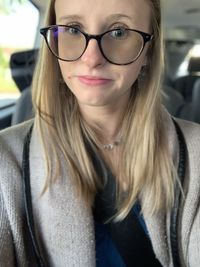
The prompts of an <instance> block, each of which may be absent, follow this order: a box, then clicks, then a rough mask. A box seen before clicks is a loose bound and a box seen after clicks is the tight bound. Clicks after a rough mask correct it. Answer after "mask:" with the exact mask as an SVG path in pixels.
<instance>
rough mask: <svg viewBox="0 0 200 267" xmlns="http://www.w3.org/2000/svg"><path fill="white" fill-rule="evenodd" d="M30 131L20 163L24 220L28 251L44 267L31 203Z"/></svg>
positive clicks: (39, 265)
mask: <svg viewBox="0 0 200 267" xmlns="http://www.w3.org/2000/svg"><path fill="white" fill-rule="evenodd" d="M32 129H33V125H32V126H31V127H30V130H29V132H28V134H27V136H26V138H25V141H24V148H23V161H22V178H23V194H24V204H25V212H26V220H27V224H28V234H29V239H30V240H31V244H29V245H31V247H30V249H32V250H33V252H34V254H35V259H36V262H37V266H38V267H45V264H44V261H43V259H42V256H41V253H40V249H39V245H38V243H37V239H36V235H35V227H34V219H33V211H32V201H31V187H30V164H29V152H30V140H31V134H32Z"/></svg>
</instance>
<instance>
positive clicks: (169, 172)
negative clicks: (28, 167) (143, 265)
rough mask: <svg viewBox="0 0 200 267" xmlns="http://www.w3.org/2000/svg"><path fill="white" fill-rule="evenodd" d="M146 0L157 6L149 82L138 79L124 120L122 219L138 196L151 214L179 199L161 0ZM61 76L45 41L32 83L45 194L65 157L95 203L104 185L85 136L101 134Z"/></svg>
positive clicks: (51, 14) (51, 17) (51, 16)
mask: <svg viewBox="0 0 200 267" xmlns="http://www.w3.org/2000/svg"><path fill="white" fill-rule="evenodd" d="M147 1H148V3H149V5H150V7H151V10H152V22H151V23H152V31H153V35H154V38H153V40H152V43H151V46H150V48H149V51H148V59H149V60H148V67H147V69H146V75H145V78H144V81H143V82H141V83H139V82H138V81H136V82H135V83H134V85H133V88H134V90H132V94H131V97H130V100H129V105H128V108H127V110H126V113H125V115H124V118H123V122H122V134H123V137H124V139H125V140H126V142H125V143H124V149H123V156H122V157H121V158H122V161H121V162H120V166H119V172H118V174H117V177H116V178H117V179H116V180H117V181H119V180H122V181H123V180H125V181H126V183H127V188H128V189H127V192H126V198H122V197H121V196H122V195H123V194H122V191H123V189H122V188H121V186H120V184H119V183H118V184H117V185H118V187H117V188H118V190H117V199H116V204H117V208H118V212H117V214H116V220H121V219H123V218H124V217H125V216H126V215H127V214H128V212H129V211H130V209H131V208H132V206H133V204H134V203H135V201H136V200H137V199H138V198H141V199H142V211H143V212H145V213H147V214H149V215H151V214H154V213H156V212H158V211H159V210H161V209H164V210H168V209H170V208H171V206H172V204H173V201H174V197H173V196H174V180H175V179H174V170H173V163H172V159H171V157H170V154H169V149H168V143H167V138H166V136H165V129H164V122H163V120H162V115H161V114H162V104H161V90H160V82H161V75H162V73H161V69H162V67H163V43H162V27H161V14H160V0H147ZM54 2H55V1H51V3H50V6H49V10H48V16H47V22H46V23H47V25H52V24H55V22H56V19H55V10H54ZM61 78H62V77H61V72H60V69H59V65H58V61H57V59H56V58H55V57H54V56H53V55H52V54H51V53H50V52H49V50H48V48H47V46H46V45H45V44H43V45H42V48H41V51H40V57H39V62H38V65H37V69H36V72H35V76H34V82H33V103H34V106H35V110H36V119H35V120H36V122H37V123H38V125H39V129H40V132H41V136H42V140H43V144H44V148H45V155H46V162H47V171H48V175H47V178H46V183H45V187H44V190H43V193H45V191H46V190H47V189H48V188H49V187H50V186H51V185H52V184H53V183H54V182H55V181H56V179H58V177H59V176H60V175H61V164H60V163H59V162H60V158H61V157H62V162H63V163H64V164H65V165H66V166H67V169H68V173H69V175H70V177H71V178H72V181H73V182H74V185H75V187H76V189H77V194H78V195H79V196H81V197H82V198H83V199H85V200H86V202H87V203H88V204H89V205H92V203H93V201H94V197H95V194H96V192H97V190H98V189H99V187H100V186H101V185H102V177H99V175H98V173H96V171H95V168H94V166H93V164H92V162H91V157H90V154H89V152H88V149H87V147H86V144H85V141H84V140H85V139H87V140H89V142H90V140H92V141H93V142H96V133H95V130H94V129H92V128H91V127H89V126H88V125H86V124H85V122H84V121H83V119H82V117H81V114H80V112H79V108H78V104H77V101H76V99H75V97H74V96H73V94H72V93H71V91H70V90H69V88H67V86H66V84H63V83H62V82H60V80H61ZM44 125H45V127H44ZM44 128H45V130H44ZM47 136H48V138H47ZM49 140H50V144H51V145H49ZM97 153H98V151H97ZM54 168H55V169H54ZM55 170H56V171H55Z"/></svg>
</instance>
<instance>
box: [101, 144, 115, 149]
mask: <svg viewBox="0 0 200 267" xmlns="http://www.w3.org/2000/svg"><path fill="white" fill-rule="evenodd" d="M114 146H115V145H114V144H107V145H104V146H103V148H104V149H106V150H113V148H114Z"/></svg>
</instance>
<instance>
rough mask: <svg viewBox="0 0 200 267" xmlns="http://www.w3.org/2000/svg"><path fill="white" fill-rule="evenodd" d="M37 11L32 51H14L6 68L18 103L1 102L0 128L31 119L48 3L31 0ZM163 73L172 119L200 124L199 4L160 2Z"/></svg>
mask: <svg viewBox="0 0 200 267" xmlns="http://www.w3.org/2000/svg"><path fill="white" fill-rule="evenodd" d="M30 2H31V3H32V4H33V5H34V6H35V7H36V8H37V9H38V11H39V22H38V26H37V31H36V32H37V34H36V36H35V44H34V48H33V49H31V50H26V51H20V52H15V53H13V54H12V55H11V57H10V62H9V67H10V69H11V73H12V78H13V80H14V82H15V84H16V85H17V87H18V90H19V92H20V97H19V98H18V99H17V100H12V101H9V100H8V101H6V99H4V104H1V101H0V129H4V128H6V127H9V126H11V125H14V124H17V123H20V122H23V121H25V120H27V119H30V118H32V117H34V112H33V108H32V102H31V83H32V77H33V73H34V68H35V64H36V62H37V55H38V50H39V47H40V44H41V37H40V35H39V28H41V27H42V26H44V19H45V11H46V8H47V4H48V1H46V0H45V1H44V0H30ZM162 13H163V28H164V47H165V50H164V51H165V55H164V56H165V70H164V76H163V83H162V91H163V104H164V105H165V107H166V108H167V110H168V111H169V112H170V113H171V115H172V116H175V117H178V118H182V119H186V120H190V121H193V122H196V123H200V108H199V104H200V19H199V18H200V1H199V0H190V1H188V0H173V1H172V0H168V1H162Z"/></svg>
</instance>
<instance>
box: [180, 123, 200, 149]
mask: <svg viewBox="0 0 200 267" xmlns="http://www.w3.org/2000/svg"><path fill="white" fill-rule="evenodd" d="M176 121H177V123H178V125H179V126H180V128H181V130H182V132H183V135H184V137H185V140H186V143H187V145H188V146H189V147H191V148H193V149H194V150H198V151H199V152H200V124H197V123H194V122H190V121H186V120H181V119H176Z"/></svg>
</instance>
